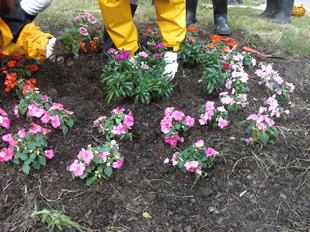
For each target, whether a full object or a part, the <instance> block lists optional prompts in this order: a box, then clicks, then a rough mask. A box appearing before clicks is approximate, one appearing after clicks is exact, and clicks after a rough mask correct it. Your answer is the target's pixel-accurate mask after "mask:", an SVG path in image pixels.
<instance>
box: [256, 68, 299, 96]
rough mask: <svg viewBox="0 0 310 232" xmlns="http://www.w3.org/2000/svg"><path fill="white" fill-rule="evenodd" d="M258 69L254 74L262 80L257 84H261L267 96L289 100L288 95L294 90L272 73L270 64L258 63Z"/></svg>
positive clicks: (290, 85) (292, 86)
mask: <svg viewBox="0 0 310 232" xmlns="http://www.w3.org/2000/svg"><path fill="white" fill-rule="evenodd" d="M259 67H260V69H257V70H256V71H255V74H256V75H257V76H258V77H260V78H261V79H262V81H261V82H259V84H260V85H261V84H263V85H264V86H265V87H266V89H267V92H268V93H269V95H275V96H276V98H277V99H282V100H290V93H292V92H293V91H294V89H295V86H294V85H293V84H292V83H288V82H286V81H284V80H283V78H282V77H280V76H279V74H278V72H276V71H274V70H273V68H272V65H271V64H268V65H267V64H265V63H260V64H259Z"/></svg>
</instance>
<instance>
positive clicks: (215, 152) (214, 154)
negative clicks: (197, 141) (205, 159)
mask: <svg viewBox="0 0 310 232" xmlns="http://www.w3.org/2000/svg"><path fill="white" fill-rule="evenodd" d="M218 154H219V153H218V152H217V151H216V150H214V149H212V148H210V147H209V148H208V149H207V151H206V155H207V156H216V155H218Z"/></svg>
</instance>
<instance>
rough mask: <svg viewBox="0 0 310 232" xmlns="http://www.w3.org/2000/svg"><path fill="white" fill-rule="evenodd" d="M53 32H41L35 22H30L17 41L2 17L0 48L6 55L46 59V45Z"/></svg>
mask: <svg viewBox="0 0 310 232" xmlns="http://www.w3.org/2000/svg"><path fill="white" fill-rule="evenodd" d="M50 38H53V36H52V35H51V34H48V33H43V32H41V30H40V28H39V27H37V26H35V25H34V24H33V23H28V24H26V25H25V26H24V28H23V29H22V31H21V32H20V34H19V36H18V39H17V41H16V43H13V42H12V40H13V35H12V33H11V30H10V28H9V27H8V25H7V24H6V23H5V22H4V21H3V20H2V18H0V48H1V50H2V53H3V54H5V55H24V56H26V57H27V58H28V59H30V58H32V59H36V60H40V59H46V57H45V47H46V44H47V42H48V41H49V39H50Z"/></svg>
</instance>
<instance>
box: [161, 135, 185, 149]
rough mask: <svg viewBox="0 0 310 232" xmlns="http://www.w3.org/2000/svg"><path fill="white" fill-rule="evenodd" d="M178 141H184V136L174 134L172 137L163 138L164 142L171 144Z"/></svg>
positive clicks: (173, 144) (174, 144)
mask: <svg viewBox="0 0 310 232" xmlns="http://www.w3.org/2000/svg"><path fill="white" fill-rule="evenodd" d="M178 141H180V142H182V143H183V141H184V138H180V137H179V136H177V135H174V136H172V137H168V138H165V142H166V143H169V144H170V145H171V146H174V147H175V146H176V145H177V143H178Z"/></svg>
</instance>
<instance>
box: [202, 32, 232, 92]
mask: <svg viewBox="0 0 310 232" xmlns="http://www.w3.org/2000/svg"><path fill="white" fill-rule="evenodd" d="M229 44H230V43H229ZM232 44H233V43H232ZM234 46H235V44H234ZM203 49H204V51H205V59H204V60H203V63H202V65H203V67H204V69H205V70H204V72H203V74H202V77H201V78H202V79H201V81H200V82H202V85H203V86H204V87H206V88H207V90H208V92H209V94H210V93H212V92H213V91H214V90H216V91H220V90H222V86H223V85H224V83H225V81H226V80H227V79H228V78H229V77H230V73H229V72H226V70H228V69H229V67H228V68H227V66H225V65H224V63H223V59H222V58H221V57H222V56H223V55H224V54H225V53H226V52H228V51H229V47H227V44H226V43H224V42H222V37H221V36H218V35H213V36H212V37H211V41H209V43H207V45H206V46H205V47H204V48H203Z"/></svg>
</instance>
